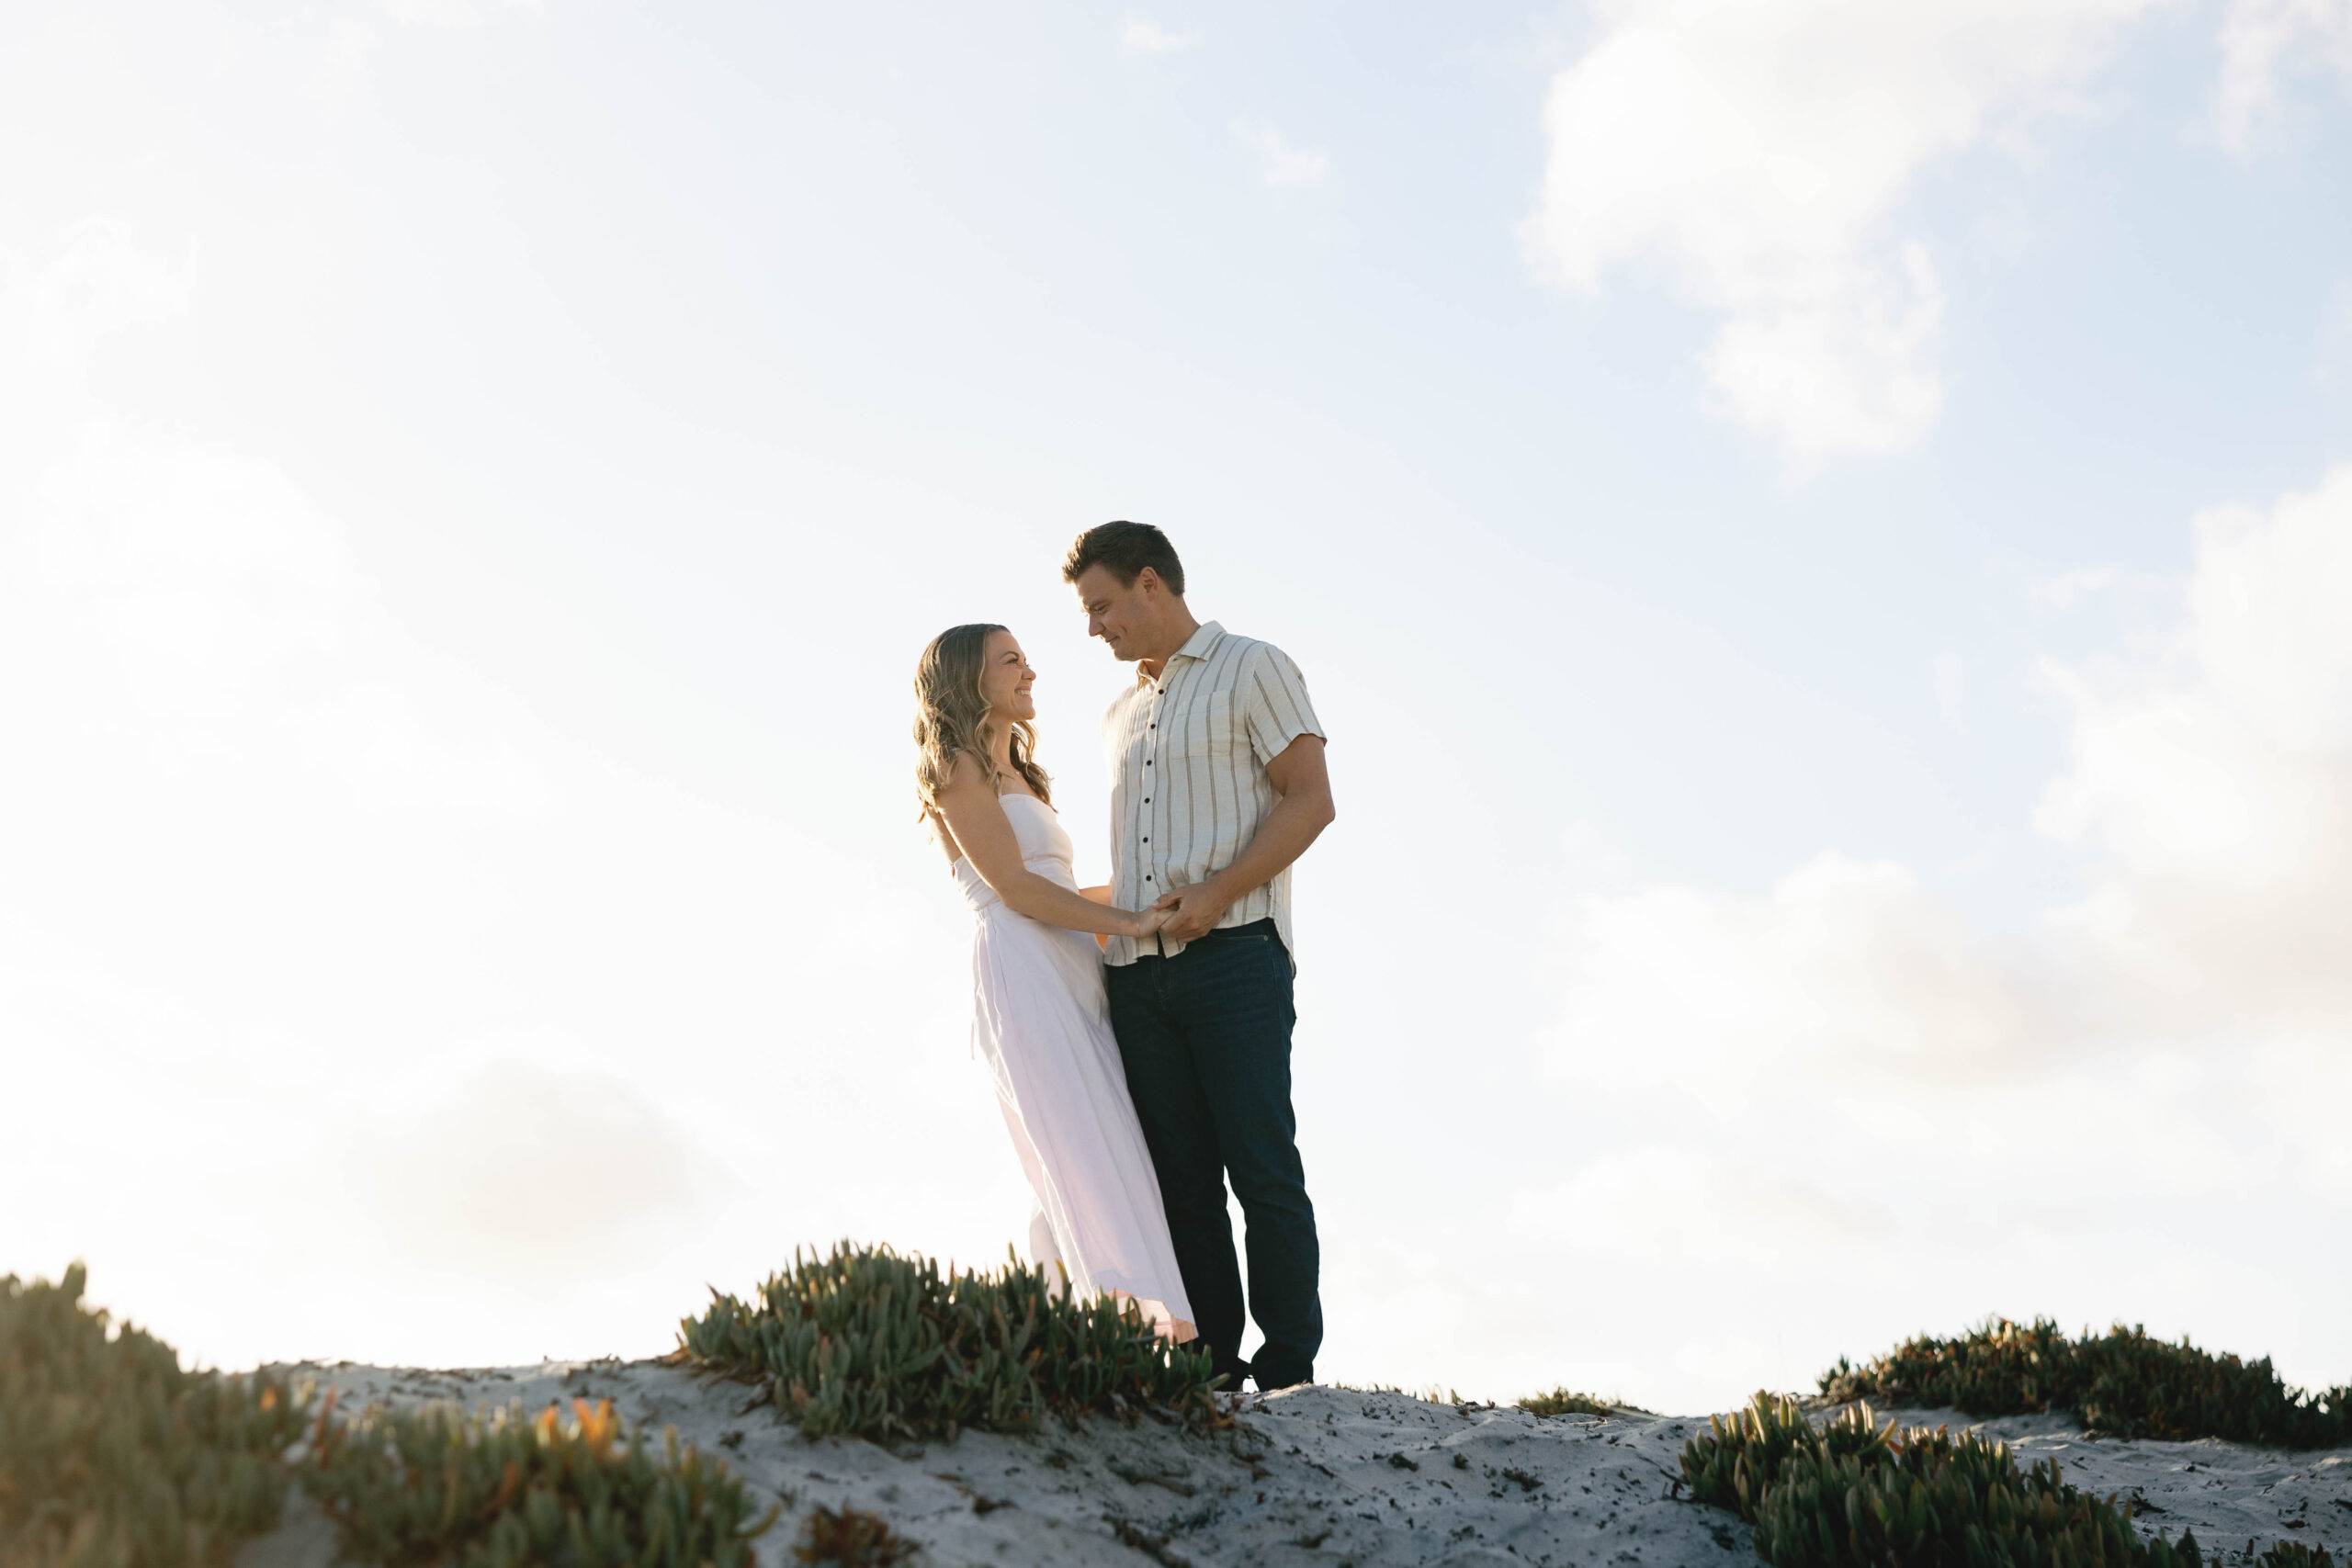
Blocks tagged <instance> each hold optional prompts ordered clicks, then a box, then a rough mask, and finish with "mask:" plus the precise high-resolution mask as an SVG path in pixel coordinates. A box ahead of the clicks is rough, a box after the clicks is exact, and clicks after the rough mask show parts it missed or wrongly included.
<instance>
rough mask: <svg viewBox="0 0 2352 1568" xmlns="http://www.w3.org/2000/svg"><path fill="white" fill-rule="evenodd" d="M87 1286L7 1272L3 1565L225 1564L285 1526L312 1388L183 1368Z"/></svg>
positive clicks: (2, 1354) (0, 1382) (1, 1300)
mask: <svg viewBox="0 0 2352 1568" xmlns="http://www.w3.org/2000/svg"><path fill="white" fill-rule="evenodd" d="M87 1278H88V1276H87V1272H86V1270H85V1269H84V1268H83V1266H82V1265H81V1264H79V1263H76V1264H74V1266H73V1267H71V1268H69V1269H66V1271H65V1276H64V1278H63V1279H62V1280H59V1281H57V1282H55V1283H53V1284H52V1283H51V1282H50V1281H48V1280H31V1281H29V1282H28V1281H25V1280H19V1279H18V1278H17V1276H15V1275H13V1274H11V1275H8V1276H6V1278H0V1568H32V1565H35V1564H50V1563H56V1564H66V1563H72V1564H75V1565H77V1568H204V1565H211V1564H219V1563H221V1562H226V1561H227V1558H228V1555H229V1553H230V1551H231V1550H232V1548H233V1547H234V1545H235V1544H236V1542H237V1541H239V1540H243V1538H245V1537H247V1536H251V1535H254V1534H257V1533H259V1532H261V1531H263V1530H266V1529H270V1528H271V1527H272V1526H273V1525H275V1524H276V1523H277V1518H278V1514H279V1510H280V1508H281V1507H283V1506H284V1504H285V1500H286V1488H287V1483H288V1471H287V1468H286V1467H285V1466H284V1465H283V1464H282V1463H281V1462H280V1461H279V1455H280V1453H281V1452H282V1451H283V1450H285V1449H286V1448H287V1447H288V1445H289V1444H291V1443H293V1442H295V1441H296V1440H297V1439H298V1438H300V1436H301V1435H302V1431H303V1424H304V1421H305V1417H306V1410H305V1405H306V1403H307V1399H308V1395H307V1393H303V1392H301V1391H298V1390H297V1389H295V1388H293V1387H291V1386H289V1385H288V1383H287V1382H284V1381H283V1380H280V1379H277V1378H275V1377H271V1376H268V1375H266V1374H260V1373H256V1374H255V1375H254V1376H251V1377H242V1378H239V1377H223V1376H220V1375H219V1374H217V1373H214V1372H209V1371H187V1370H186V1369H183V1368H182V1367H181V1365H180V1360H179V1356H178V1354H177V1353H176V1352H175V1351H174V1350H173V1349H172V1348H171V1347H170V1346H169V1345H166V1344H164V1342H163V1341H162V1340H160V1339H157V1338H155V1337H153V1336H152V1335H150V1334H148V1333H146V1332H145V1331H144V1330H142V1329H140V1328H138V1327H136V1326H135V1325H131V1324H130V1323H120V1324H115V1323H111V1322H110V1320H109V1318H108V1314H107V1313H106V1312H104V1311H103V1310H98V1309H94V1308H92V1307H91V1306H89V1305H88V1303H85V1301H84V1300H83V1299H82V1292H83V1290H84V1287H85V1284H86V1282H87Z"/></svg>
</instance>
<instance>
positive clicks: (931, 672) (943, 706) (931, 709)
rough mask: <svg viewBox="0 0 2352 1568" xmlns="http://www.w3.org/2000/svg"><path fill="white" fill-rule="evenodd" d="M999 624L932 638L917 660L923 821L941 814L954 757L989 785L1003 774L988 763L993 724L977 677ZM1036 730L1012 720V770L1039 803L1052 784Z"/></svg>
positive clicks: (953, 629) (918, 793)
mask: <svg viewBox="0 0 2352 1568" xmlns="http://www.w3.org/2000/svg"><path fill="white" fill-rule="evenodd" d="M1005 629H1006V628H1005V627H1003V626H981V625H977V624H976V625H973V626H950V627H948V628H947V629H946V630H945V631H944V632H941V633H940V634H939V635H938V636H937V637H933V638H932V639H931V646H930V647H929V648H926V649H923V650H922V658H921V659H920V660H916V662H915V798H916V799H918V800H920V801H921V802H922V812H923V815H924V816H925V817H930V816H933V815H934V814H936V813H937V812H938V810H939V792H940V791H941V790H943V789H945V788H946V787H947V781H948V780H949V779H951V778H953V777H955V776H956V756H957V754H958V753H962V752H968V753H970V754H971V755H972V756H973V757H975V758H977V759H978V761H979V764H980V766H981V767H982V768H983V769H985V770H986V771H987V773H988V775H989V783H990V784H1001V782H1002V779H1003V775H1002V774H1001V773H998V772H997V768H996V763H995V761H993V760H992V752H993V749H994V748H993V742H994V741H995V739H996V721H995V720H994V719H992V718H990V717H989V704H988V699H987V698H986V697H983V696H982V695H980V677H981V676H983V675H985V674H986V673H988V641H989V633H990V632H1001V631H1003V630H1005ZM1036 750H1037V730H1036V727H1035V725H1033V724H1031V723H1030V722H1029V721H1028V720H1027V719H1025V718H1017V719H1014V720H1013V721H1012V771H1013V772H1014V773H1019V774H1020V775H1021V778H1022V781H1023V783H1025V784H1028V786H1029V788H1030V790H1031V791H1032V792H1033V793H1035V795H1036V796H1037V798H1038V799H1040V800H1043V801H1046V802H1048V803H1050V802H1051V801H1052V799H1053V786H1052V785H1051V784H1049V783H1048V782H1047V780H1046V770H1045V769H1043V768H1041V767H1039V766H1038V765H1037V764H1036V761H1035V755H1036Z"/></svg>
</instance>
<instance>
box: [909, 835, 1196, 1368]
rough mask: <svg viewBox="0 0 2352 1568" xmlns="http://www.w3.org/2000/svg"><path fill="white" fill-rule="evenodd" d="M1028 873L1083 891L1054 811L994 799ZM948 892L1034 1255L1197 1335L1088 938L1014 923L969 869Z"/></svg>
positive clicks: (1159, 1322)
mask: <svg viewBox="0 0 2352 1568" xmlns="http://www.w3.org/2000/svg"><path fill="white" fill-rule="evenodd" d="M1002 799H1003V803H1004V814H1005V816H1006V817H1007V818H1010V819H1011V820H1012V832H1013V836H1014V837H1015V838H1016V839H1017V840H1020V844H1021V859H1022V863H1023V864H1025V865H1026V866H1027V867H1028V868H1029V869H1030V870H1031V871H1033V872H1035V873H1036V874H1038V875H1040V876H1043V877H1046V878H1047V879H1048V880H1050V881H1054V882H1058V883H1060V884H1061V885H1062V886H1064V887H1068V888H1070V889H1072V890H1073V891H1074V890H1075V889H1076V888H1077V886H1078V877H1077V874H1076V873H1075V872H1073V871H1072V870H1071V866H1070V841H1069V834H1068V833H1065V832H1063V831H1062V826H1061V821H1060V819H1059V818H1057V817H1056V816H1055V815H1054V809H1053V807H1049V806H1047V805H1046V803H1045V802H1044V801H1042V800H1038V799H1035V797H1033V796H1030V795H1005V796H1003V797H1002ZM955 871H956V885H957V886H960V887H962V888H963V890H964V897H965V900H966V901H967V902H968V903H969V904H970V905H971V907H972V912H973V914H974V915H975V916H977V917H978V921H977V923H978V930H977V931H975V933H974V935H973V941H972V998H973V1017H972V1041H973V1044H974V1045H975V1047H976V1048H977V1049H978V1052H979V1054H980V1055H981V1056H982V1057H983V1059H985V1060H986V1061H987V1063H988V1065H989V1071H990V1072H991V1073H993V1074H994V1076H995V1077H996V1092H997V1101H998V1103H999V1104H1000V1105H1001V1107H1002V1108H1003V1111H1004V1121H1005V1125H1006V1126H1007V1127H1009V1128H1011V1129H1012V1146H1013V1148H1014V1150H1015V1151H1016V1152H1017V1153H1018V1154H1019V1155H1020V1156H1021V1168H1022V1169H1023V1170H1024V1171H1026V1172H1027V1173H1028V1177H1029V1186H1030V1188H1031V1190H1033V1191H1035V1193H1036V1195H1037V1212H1036V1213H1035V1215H1034V1216H1033V1217H1032V1218H1031V1220H1030V1222H1029V1253H1030V1257H1031V1258H1032V1259H1033V1260H1034V1261H1035V1262H1037V1263H1039V1264H1053V1263H1059V1264H1060V1265H1061V1266H1062V1268H1063V1269H1066V1270H1067V1271H1068V1272H1069V1283H1070V1289H1071V1290H1072V1291H1073V1292H1077V1293H1078V1294H1080V1295H1086V1294H1089V1293H1091V1292H1098V1291H1111V1292H1118V1293H1120V1294H1122V1295H1126V1296H1132V1297H1134V1298H1135V1300H1136V1304H1137V1305H1138V1306H1140V1307H1141V1308H1142V1309H1143V1314H1144V1316H1145V1317H1146V1318H1147V1319H1148V1320H1149V1321H1150V1322H1151V1323H1152V1324H1153V1325H1155V1326H1156V1327H1158V1328H1159V1331H1160V1332H1161V1333H1162V1334H1165V1335H1167V1336H1168V1337H1170V1338H1173V1339H1179V1340H1182V1339H1190V1338H1192V1337H1193V1321H1192V1318H1193V1308H1192V1303H1190V1302H1188V1301H1187V1300H1186V1299H1185V1297H1184V1281H1183V1279H1182V1276H1181V1275H1180V1274H1179V1273H1178V1272H1177V1269H1176V1250H1175V1248H1174V1247H1172V1246H1170V1243H1169V1240H1168V1216H1167V1214H1166V1213H1165V1212H1164V1211H1163V1210H1162V1209H1161V1208H1160V1203H1159V1178H1158V1177H1156V1176H1155V1175H1154V1174H1153V1172H1152V1168H1151V1153H1150V1151H1149V1150H1148V1149H1147V1148H1146V1147H1145V1146H1144V1141H1143V1129H1142V1128H1141V1127H1140V1126H1139V1125H1137V1123H1136V1108H1135V1102H1134V1101H1133V1100H1130V1099H1128V1097H1127V1077H1126V1070H1125V1067H1124V1066H1121V1065H1120V1061H1119V1046H1118V1043H1117V1042H1116V1041H1115V1040H1114V1039H1113V1038H1112V1034H1111V1012H1110V1006H1109V1004H1108V1003H1107V1002H1106V1001H1105V1000H1104V998H1103V956H1102V952H1101V950H1100V949H1099V948H1098V947H1097V946H1096V945H1095V942H1094V939H1093V938H1092V937H1091V936H1088V935H1086V934H1085V933H1084V932H1082V931H1064V930H1063V929H1061V928H1060V927H1059V926H1049V925H1046V924H1043V923H1041V922H1040V921H1037V920H1033V919H1029V918H1028V917H1027V916H1026V915H1022V914H1016V913H1015V912H1014V911H1012V909H1009V908H1006V907H1005V905H1004V901H1003V900H1002V899H1001V898H999V897H997V896H996V894H995V892H994V891H993V890H991V889H990V888H989V885H988V884H987V883H985V882H983V881H981V880H980V875H979V873H978V872H976V871H974V870H973V869H972V863H971V862H970V861H969V860H967V859H960V858H959V859H958V860H957V861H956V866H955Z"/></svg>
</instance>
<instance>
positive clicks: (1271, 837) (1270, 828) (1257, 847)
mask: <svg viewBox="0 0 2352 1568" xmlns="http://www.w3.org/2000/svg"><path fill="white" fill-rule="evenodd" d="M1331 818H1332V811H1331V802H1330V800H1329V797H1328V796H1322V797H1312V798H1310V797H1309V796H1306V795H1284V796H1283V797H1282V798H1281V799H1279V800H1277V801H1275V802H1274V808H1273V809H1272V811H1269V812H1267V813H1266V819H1265V820H1264V821H1263V822H1261V823H1259V824H1258V831H1257V832H1256V833H1254V834H1253V835H1251V837H1250V841H1249V842H1248V843H1246V844H1244V845H1242V846H1241V852H1240V853H1239V854H1238V855H1236V856H1234V857H1233V862H1232V863H1231V864H1229V865H1227V867H1226V868H1225V869H1224V870H1222V871H1219V872H1217V873H1216V874H1213V875H1212V876H1210V878H1209V881H1210V882H1212V883H1213V884H1215V885H1216V891H1217V894H1218V896H1219V897H1221V898H1223V899H1224V901H1225V902H1226V903H1227V904H1234V903H1238V902H1239V901H1240V899H1241V897H1242V896H1243V895H1245V894H1247V893H1250V892H1251V891H1252V890H1254V889H1256V888H1260V887H1262V886H1265V885H1266V884H1267V883H1269V882H1272V880H1273V879H1274V878H1275V877H1277V876H1280V875H1281V874H1283V872H1284V871H1285V870H1287V869H1288V868H1289V866H1290V864H1291V863H1292V862H1293V861H1295V860H1296V859H1298V857H1299V856H1301V855H1303V854H1305V853H1306V849H1307V846H1308V845H1309V844H1312V843H1313V842H1315V840H1316V839H1317V838H1318V837H1319V836H1320V835H1321V834H1322V831H1323V829H1326V828H1328V827H1329V826H1330V825H1331Z"/></svg>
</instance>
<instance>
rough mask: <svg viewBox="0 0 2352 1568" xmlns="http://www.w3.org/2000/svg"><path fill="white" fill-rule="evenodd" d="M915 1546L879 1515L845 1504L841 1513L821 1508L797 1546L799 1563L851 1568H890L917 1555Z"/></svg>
mask: <svg viewBox="0 0 2352 1568" xmlns="http://www.w3.org/2000/svg"><path fill="white" fill-rule="evenodd" d="M914 1549H915V1548H914V1543H913V1542H911V1541H910V1540H907V1539H906V1538H905V1537H904V1536H901V1535H900V1534H899V1532H898V1531H896V1530H894V1529H891V1528H890V1521H889V1520H888V1519H886V1518H884V1517H882V1516H881V1515H879V1514H868V1513H864V1512H861V1511H860V1510H858V1509H856V1508H853V1507H851V1506H849V1505H847V1504H846V1503H844V1504H843V1505H842V1507H841V1509H840V1511H839V1512H836V1511H834V1510H833V1509H831V1508H828V1507H826V1506H824V1505H823V1504H822V1503H820V1504H818V1505H817V1506H816V1508H815V1509H814V1510H812V1511H811V1512H810V1513H809V1517H807V1518H806V1519H803V1520H802V1521H801V1523H800V1540H798V1541H797V1543H796V1544H795V1545H794V1546H793V1549H792V1559H793V1561H794V1562H838V1563H842V1564H846V1565H847V1568H890V1564H891V1563H893V1562H898V1561H899V1559H900V1558H902V1557H904V1556H906V1555H908V1554H909V1553H910V1552H911V1551H914Z"/></svg>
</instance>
